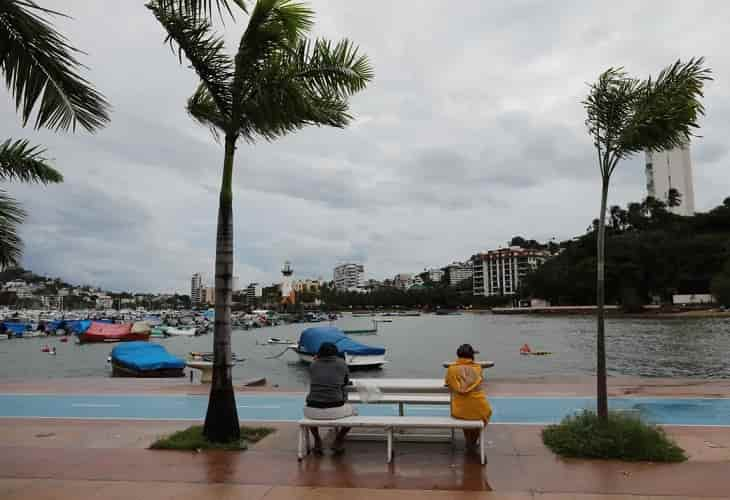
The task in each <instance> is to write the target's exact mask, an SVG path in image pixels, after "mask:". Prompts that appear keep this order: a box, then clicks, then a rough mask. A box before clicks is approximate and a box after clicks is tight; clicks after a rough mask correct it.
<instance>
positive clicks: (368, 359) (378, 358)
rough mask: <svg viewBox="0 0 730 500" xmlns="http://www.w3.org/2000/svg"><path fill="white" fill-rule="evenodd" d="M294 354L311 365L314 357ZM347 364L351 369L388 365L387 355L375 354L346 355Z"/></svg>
mask: <svg viewBox="0 0 730 500" xmlns="http://www.w3.org/2000/svg"><path fill="white" fill-rule="evenodd" d="M294 352H296V353H297V356H299V360H300V361H301V362H302V363H307V364H310V363H311V362H312V360H313V356H312V355H311V354H309V353H306V352H302V351H299V350H296V349H294ZM345 363H347V366H348V367H349V368H379V367H381V366H383V365H384V364H386V363H387V361H386V360H385V354H373V355H359V356H358V355H350V354H345Z"/></svg>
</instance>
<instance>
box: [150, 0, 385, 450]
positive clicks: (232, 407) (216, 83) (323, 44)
mask: <svg viewBox="0 0 730 500" xmlns="http://www.w3.org/2000/svg"><path fill="white" fill-rule="evenodd" d="M166 1H167V0H153V1H151V2H150V3H149V4H147V6H148V7H149V8H150V10H151V11H152V12H153V14H154V15H155V17H156V18H157V20H158V21H159V22H160V24H161V25H162V26H163V27H164V29H165V31H166V32H167V39H166V41H168V42H170V44H171V45H172V46H173V47H177V52H178V56H179V57H180V58H181V59H182V56H183V55H184V56H185V57H186V58H187V59H188V61H189V62H190V65H191V66H192V68H193V69H194V70H195V72H196V73H197V75H198V77H199V78H200V84H199V86H198V88H197V90H196V91H195V92H194V94H193V95H192V97H190V99H189V100H188V104H187V110H188V112H189V113H190V115H191V116H192V117H193V118H194V119H195V120H197V121H198V122H200V123H201V124H203V125H205V126H207V127H209V128H210V129H211V131H212V132H213V134H214V135H215V137H216V138H220V137H222V138H223V143H224V159H223V172H222V180H221V190H220V197H219V206H218V227H217V236H216V258H215V330H214V336H213V351H214V356H213V357H214V360H213V382H212V384H211V389H210V399H209V403H208V411H207V414H206V418H205V426H204V433H205V436H206V437H207V438H208V439H209V440H211V441H215V442H222V441H230V440H233V439H238V438H239V436H240V430H239V426H238V414H237V411H236V403H235V397H234V394H233V382H232V377H231V366H232V363H231V343H230V341H231V287H232V281H233V280H232V277H233V189H232V183H233V165H234V156H235V152H236V144H237V142H238V140H239V139H243V140H245V141H246V142H249V143H253V142H255V141H256V140H258V139H265V140H274V139H276V138H278V137H281V136H283V135H286V134H288V133H290V132H293V131H296V130H298V129H300V128H303V127H305V126H307V125H329V126H333V127H344V126H346V125H347V124H348V123H349V121H350V120H351V116H350V115H349V114H348V107H349V105H348V100H349V97H350V96H351V95H352V94H353V93H355V92H358V91H360V90H362V89H364V88H365V86H366V84H367V83H368V81H370V80H371V79H372V77H373V71H372V68H371V66H370V64H369V62H368V60H367V58H366V57H365V56H363V55H360V54H358V49H357V48H356V47H355V46H353V45H352V44H351V43H350V42H349V41H348V40H343V41H340V42H338V43H336V44H333V43H331V42H329V41H326V40H317V41H309V40H307V39H306V38H305V35H306V34H307V33H308V32H309V30H310V29H311V27H312V25H313V17H314V13H313V12H312V11H311V10H310V9H309V8H308V7H307V6H305V5H303V4H301V3H295V2H294V1H292V0H258V1H257V2H256V4H255V5H254V7H253V9H252V10H251V13H250V17H249V22H248V26H247V27H246V30H245V31H244V33H243V35H242V37H241V39H240V42H239V44H238V50H237V52H236V55H235V56H233V57H230V56H229V55H227V54H226V53H225V51H224V44H223V39H222V38H220V37H218V36H216V35H215V33H214V32H213V30H212V27H211V25H210V23H209V22H208V21H207V20H206V19H203V18H200V17H196V16H195V15H193V14H191V13H188V12H186V11H185V10H184V9H182V10H181V9H174V8H170V7H169V5H168V6H166V5H165V2H166Z"/></svg>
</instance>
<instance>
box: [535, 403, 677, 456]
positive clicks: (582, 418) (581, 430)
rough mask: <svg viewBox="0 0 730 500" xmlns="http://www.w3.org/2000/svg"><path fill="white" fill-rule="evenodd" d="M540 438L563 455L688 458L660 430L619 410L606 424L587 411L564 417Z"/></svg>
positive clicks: (547, 429)
mask: <svg viewBox="0 0 730 500" xmlns="http://www.w3.org/2000/svg"><path fill="white" fill-rule="evenodd" d="M542 440H543V442H544V443H545V446H547V447H548V448H550V449H551V450H552V451H553V452H554V453H556V454H558V455H560V456H563V457H575V458H602V459H618V460H625V461H628V462H638V461H650V462H683V461H685V460H687V456H686V455H685V454H684V450H683V449H682V448H680V447H679V446H677V444H676V443H674V441H672V439H671V438H670V437H669V436H667V434H666V433H665V432H664V430H663V429H661V428H659V427H656V426H654V425H648V424H645V423H644V422H642V421H641V420H639V419H638V418H636V417H633V416H628V415H623V414H621V413H610V414H609V416H608V422H607V423H603V422H601V421H599V419H598V415H596V414H595V413H594V412H590V411H584V412H583V413H580V414H577V415H573V416H569V417H565V418H564V419H563V421H562V422H560V423H559V424H557V425H550V426H548V427H546V428H545V429H543V431H542Z"/></svg>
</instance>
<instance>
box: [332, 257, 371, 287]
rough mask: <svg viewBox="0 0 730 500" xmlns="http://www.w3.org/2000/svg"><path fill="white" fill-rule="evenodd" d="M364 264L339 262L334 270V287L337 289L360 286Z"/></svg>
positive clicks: (361, 284)
mask: <svg viewBox="0 0 730 500" xmlns="http://www.w3.org/2000/svg"><path fill="white" fill-rule="evenodd" d="M364 274H365V266H363V265H362V264H349V263H348V264H340V265H339V266H337V267H335V270H334V282H335V288H336V289H337V290H338V291H346V290H352V289H355V288H362V286H363V275H364Z"/></svg>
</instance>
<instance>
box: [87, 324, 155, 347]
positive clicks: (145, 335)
mask: <svg viewBox="0 0 730 500" xmlns="http://www.w3.org/2000/svg"><path fill="white" fill-rule="evenodd" d="M149 337H150V332H149V330H148V331H146V332H141V333H133V332H132V323H122V324H119V325H114V324H111V323H101V322H99V321H92V322H91V325H89V327H88V328H87V329H86V331H85V332H84V333H82V334H81V335H79V341H80V342H82V343H84V342H128V341H131V340H147V339H149Z"/></svg>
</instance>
